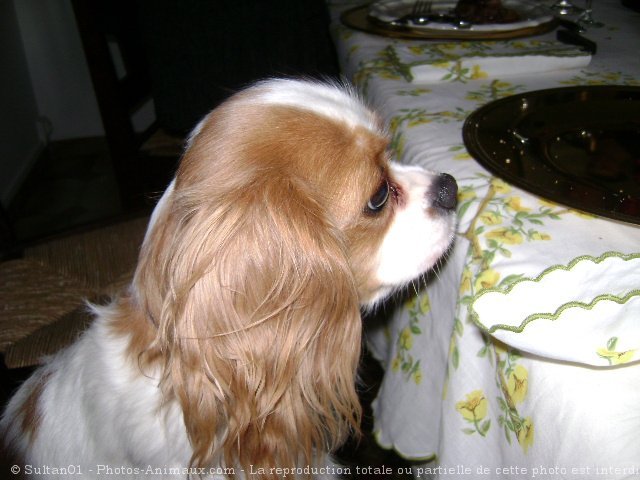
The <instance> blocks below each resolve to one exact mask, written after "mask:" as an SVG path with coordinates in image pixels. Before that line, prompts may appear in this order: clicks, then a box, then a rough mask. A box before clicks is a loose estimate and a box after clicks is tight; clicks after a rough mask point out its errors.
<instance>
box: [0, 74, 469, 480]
mask: <svg viewBox="0 0 640 480" xmlns="http://www.w3.org/2000/svg"><path fill="white" fill-rule="evenodd" d="M388 146H389V137H388V135H387V133H386V132H385V129H384V128H383V126H382V124H381V121H380V119H379V118H378V117H377V116H376V114H375V113H373V112H372V111H371V110H369V109H368V108H366V107H365V106H364V105H363V103H362V102H361V101H360V100H359V99H358V98H357V96H356V95H355V93H354V92H353V91H352V90H351V89H349V88H348V87H344V86H338V85H334V84H328V83H320V82H312V81H300V80H289V79H286V80H285V79H275V80H266V81H263V82H260V83H257V84H255V85H253V86H252V87H250V88H248V89H246V90H244V91H242V92H240V93H238V94H235V95H234V96H232V97H231V98H230V99H229V100H227V101H226V102H225V103H223V104H222V105H220V106H219V107H218V108H216V109H215V110H213V111H212V112H211V113H210V114H209V115H207V116H206V117H205V118H204V119H203V120H202V121H201V122H200V124H199V125H198V126H197V127H196V128H195V130H194V131H193V133H192V134H191V135H190V137H189V139H188V140H187V144H186V149H185V152H184V155H183V157H182V160H181V162H180V165H179V167H178V171H177V174H176V177H175V179H174V180H173V182H172V183H171V184H170V186H169V187H168V189H167V190H166V192H165V193H164V195H163V196H162V198H161V199H160V201H159V202H158V205H157V206H156V208H155V211H154V213H153V215H152V217H151V220H150V223H149V227H148V230H147V233H146V236H145V239H144V242H143V245H142V248H141V253H140V257H139V262H138V265H137V267H136V271H135V275H134V278H133V281H132V283H131V286H130V288H129V289H128V290H127V291H126V293H123V294H121V295H120V296H119V297H118V298H116V299H114V300H113V301H112V302H111V303H110V304H108V305H106V306H92V307H91V309H92V311H93V314H94V315H95V320H94V322H93V323H92V325H91V327H90V328H89V329H88V330H87V331H86V332H85V333H84V334H83V335H82V336H81V338H80V339H79V340H78V341H77V342H76V343H75V344H73V345H72V346H70V347H69V348H67V349H66V350H64V351H62V352H60V353H58V354H57V355H55V356H54V357H52V358H50V359H49V360H48V361H47V363H46V364H44V365H43V366H42V367H40V368H39V369H38V370H37V371H36V372H35V374H34V375H33V376H32V377H31V378H29V379H28V380H27V381H26V382H25V383H24V384H23V386H22V387H21V388H20V389H19V390H18V392H17V393H16V395H15V396H14V397H13V399H12V400H11V402H10V403H9V405H8V408H7V410H6V412H5V414H4V416H3V419H2V422H1V424H0V428H1V429H2V431H3V435H4V438H5V439H6V441H7V443H8V444H9V446H10V447H11V448H12V449H13V451H15V452H16V453H17V455H18V456H19V457H20V458H21V459H22V461H23V462H25V463H23V464H20V465H23V466H24V468H23V471H25V472H26V473H27V474H28V473H29V471H27V467H28V468H30V469H31V470H30V471H31V473H34V472H35V473H37V476H38V478H49V477H47V473H48V474H50V475H51V478H62V477H64V473H65V472H66V473H67V474H69V477H71V476H74V475H72V474H73V473H75V474H77V473H78V472H81V473H82V474H84V475H88V476H89V477H94V476H99V474H100V473H103V474H108V473H109V472H110V473H111V474H116V477H117V478H142V477H144V476H145V475H144V473H145V472H147V473H150V472H155V474H154V476H153V478H165V477H166V478H172V479H174V478H192V477H193V478H199V477H198V475H199V474H202V473H204V474H205V475H204V476H205V477H206V476H207V475H209V473H211V472H213V473H222V474H224V473H227V474H229V473H236V476H240V477H243V478H249V477H252V478H253V477H261V478H276V477H282V472H283V471H286V470H282V469H286V468H291V467H300V468H302V467H305V466H313V465H322V464H323V462H325V461H326V460H325V453H326V452H331V451H332V450H334V449H336V448H337V447H338V446H339V445H340V444H341V443H342V442H343V441H344V440H345V438H346V437H347V436H348V435H349V434H350V433H351V432H353V431H357V430H358V424H359V420H360V416H361V407H360V405H359V402H358V397H357V394H356V371H357V366H358V360H359V356H360V348H361V330H362V325H361V316H360V313H361V308H364V309H371V308H373V307H374V306H375V305H376V304H377V303H378V302H380V301H381V300H382V299H384V298H385V297H387V296H389V295H390V294H391V293H393V292H394V291H396V290H398V289H400V288H402V287H406V286H407V285H408V284H409V283H410V282H411V281H412V280H414V279H416V278H418V277H419V276H421V275H422V274H423V273H425V272H426V271H427V270H429V269H430V268H431V267H432V266H433V265H434V264H435V262H436V261H437V260H438V259H439V258H440V257H441V256H442V255H443V253H445V251H446V250H447V249H448V247H449V245H450V243H451V241H452V239H453V235H454V228H455V221H456V216H455V206H456V194H457V186H456V183H455V180H454V179H453V178H452V177H451V176H450V175H447V174H434V173H432V172H428V171H425V170H423V169H422V168H418V167H410V166H401V165H398V164H395V163H393V162H391V161H390V153H389V151H388ZM325 465H326V464H325ZM72 467H73V468H72ZM149 468H151V469H153V470H146V469H149ZM35 469H40V470H37V471H36V470H35ZM53 469H58V470H56V471H55V472H54V470H53ZM70 469H72V470H73V472H70ZM101 469H102V470H101ZM109 469H110V470H109ZM278 469H280V470H278ZM300 471H304V469H303V470H300ZM194 472H195V473H194ZM278 472H280V473H279V474H278ZM306 472H307V473H308V472H309V471H308V470H306ZM189 474H192V475H191V476H189ZM209 476H211V475H209ZM213 476H215V475H213ZM222 476H224V475H222ZM289 476H295V475H289ZM301 476H305V475H304V474H303V475H301Z"/></svg>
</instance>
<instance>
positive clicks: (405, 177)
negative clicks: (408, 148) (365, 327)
mask: <svg viewBox="0 0 640 480" xmlns="http://www.w3.org/2000/svg"><path fill="white" fill-rule="evenodd" d="M391 172H392V175H393V177H394V178H395V179H396V180H397V181H398V182H399V184H400V187H401V189H402V191H403V194H404V195H405V197H406V198H405V199H404V200H405V201H404V205H403V206H402V207H401V208H398V209H397V211H396V213H395V215H394V218H393V223H392V225H391V227H390V228H389V231H388V233H387V235H386V236H385V239H384V241H383V242H382V246H381V248H380V250H379V252H378V258H377V264H378V268H377V276H378V279H379V280H380V282H381V283H382V284H383V285H384V286H385V287H386V288H384V289H383V290H382V291H381V292H380V295H379V296H378V297H377V298H376V299H374V301H377V300H378V299H379V298H384V297H386V296H388V295H389V294H390V293H391V292H392V291H393V290H394V289H395V288H397V286H399V285H404V284H406V283H407V282H409V281H411V280H412V279H414V278H416V277H418V276H419V275H420V274H422V273H424V272H425V271H427V270H428V269H429V268H431V266H433V265H434V264H435V263H436V261H437V260H438V258H440V257H441V256H442V255H443V253H445V251H446V249H447V248H448V247H449V245H450V244H451V242H452V240H453V235H454V225H455V222H456V217H455V215H437V214H433V213H431V212H430V205H429V202H430V199H429V191H430V189H431V188H432V182H433V180H434V178H435V174H433V173H432V172H428V171H427V170H424V169H423V168H421V167H417V166H404V165H399V164H394V163H392V164H391Z"/></svg>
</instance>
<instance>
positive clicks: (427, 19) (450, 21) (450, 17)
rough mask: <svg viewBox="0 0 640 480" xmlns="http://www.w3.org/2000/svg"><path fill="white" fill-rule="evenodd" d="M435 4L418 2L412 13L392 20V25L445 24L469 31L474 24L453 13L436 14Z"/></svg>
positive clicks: (425, 0)
mask: <svg viewBox="0 0 640 480" xmlns="http://www.w3.org/2000/svg"><path fill="white" fill-rule="evenodd" d="M432 7H433V2H431V1H429V0H417V1H416V2H415V3H414V4H413V7H412V8H411V13H408V14H406V15H403V16H401V17H398V18H396V19H394V20H392V21H391V22H389V23H391V24H392V25H402V26H406V25H426V24H428V23H444V24H447V25H451V26H452V27H453V28H456V29H468V28H471V27H472V23H471V22H468V21H466V20H463V19H462V18H461V17H459V16H458V15H455V14H453V13H451V12H434V11H433V8H432Z"/></svg>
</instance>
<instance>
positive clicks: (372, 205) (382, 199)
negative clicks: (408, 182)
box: [367, 180, 389, 213]
mask: <svg viewBox="0 0 640 480" xmlns="http://www.w3.org/2000/svg"><path fill="white" fill-rule="evenodd" d="M387 200H389V182H388V181H386V180H385V181H384V182H383V183H382V185H380V188H379V189H378V191H377V192H376V193H374V194H373V196H372V197H371V198H370V199H369V201H368V202H367V210H368V211H369V212H372V213H377V212H379V211H380V210H382V208H383V207H384V206H385V205H386V203H387Z"/></svg>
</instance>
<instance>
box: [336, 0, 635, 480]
mask: <svg viewBox="0 0 640 480" xmlns="http://www.w3.org/2000/svg"><path fill="white" fill-rule="evenodd" d="M329 4H330V7H331V10H332V13H333V15H334V23H333V28H332V33H333V36H334V40H335V43H336V47H337V50H338V55H339V58H340V61H341V65H342V68H343V72H344V74H345V77H347V78H348V79H349V80H350V81H352V82H354V83H355V84H356V85H357V86H358V87H359V89H360V90H361V91H362V92H363V94H364V96H365V98H366V99H367V100H368V101H369V102H370V103H371V104H372V105H373V106H374V107H375V108H377V110H378V111H379V112H380V113H381V115H382V116H383V117H384V118H385V119H386V121H387V122H388V124H389V129H390V133H391V135H392V143H393V145H392V146H393V148H394V149H395V151H396V152H397V157H398V160H399V161H400V162H403V163H411V164H420V165H423V166H425V167H427V168H429V169H432V170H436V171H444V172H448V173H450V174H452V175H454V176H455V177H456V179H457V180H458V184H459V187H460V190H459V206H458V213H459V217H460V221H459V227H458V235H457V240H456V243H455V246H454V248H453V249H452V251H451V253H450V255H449V257H448V259H447V261H446V262H443V264H442V265H441V266H440V267H439V269H438V270H437V274H434V275H432V276H431V278H430V280H429V281H428V282H427V285H426V288H424V289H422V290H420V291H419V292H420V293H419V294H418V295H417V296H414V298H412V299H411V300H410V301H409V302H407V303H406V304H403V305H401V306H399V307H398V308H397V309H396V310H394V311H393V312H388V313H389V315H388V316H389V317H390V318H388V319H386V321H385V322H383V323H382V324H381V325H380V326H375V325H369V328H368V341H369V345H370V348H371V349H372V351H373V353H374V355H376V356H377V358H378V359H379V360H380V361H381V363H382V365H383V366H384V368H385V370H386V373H385V376H384V380H383V384H382V387H381V389H380V392H379V395H378V398H377V399H376V401H375V402H374V415H375V432H376V435H377V439H378V441H379V443H380V444H381V445H382V446H384V447H388V448H394V449H395V450H396V451H397V452H399V453H400V454H401V455H403V456H405V457H407V458H409V459H413V460H418V461H420V462H421V463H420V465H419V466H418V467H417V468H416V469H415V471H414V473H415V474H416V475H417V476H419V477H421V478H534V477H545V478H584V479H589V478H607V479H613V478H616V479H617V478H640V363H638V361H639V360H640V328H639V325H640V301H639V297H640V276H639V275H638V268H639V267H638V265H639V264H640V262H638V260H639V259H640V227H637V226H633V225H630V224H624V223H619V222H615V221H611V220H606V219H603V218H597V217H594V216H592V215H588V214H585V213H582V212H579V211H576V210H573V209H570V208H567V207H564V206H562V205H558V204H554V203H552V202H550V201H547V200H545V199H544V198H540V197H537V196H535V195H532V194H530V193H527V192H525V191H523V190H520V189H518V188H516V187H514V186H512V185H510V184H508V183H506V182H505V181H503V180H501V179H500V178H497V177H495V176H493V175H492V174H490V173H489V172H488V171H487V170H485V169H484V168H483V167H482V166H480V164H478V163H477V162H476V161H475V160H474V159H473V158H471V156H470V155H469V154H468V152H467V151H466V149H465V146H464V143H463V140H462V134H461V131H462V124H463V122H464V120H465V119H466V117H467V116H468V115H469V114H470V113H472V112H473V111H474V110H476V109H477V108H478V107H480V106H482V105H484V104H486V103H488V102H490V101H492V100H496V99H500V98H503V97H506V96H509V95H513V94H518V93H522V92H526V91H532V90H539V89H545V88H555V87H562V86H575V85H601V84H617V85H634V86H638V85H640V56H639V55H638V48H640V14H639V13H636V12H634V11H632V10H629V9H627V8H625V7H624V6H623V5H622V4H621V3H620V2H619V1H618V0H598V1H597V2H594V5H595V11H594V16H595V17H596V19H597V20H599V21H601V22H603V23H604V26H603V27H600V28H595V27H593V28H589V29H588V31H587V32H586V33H585V35H586V36H587V37H589V38H590V39H592V40H594V41H596V42H597V43H598V52H597V54H596V55H594V56H593V57H592V58H590V59H589V58H586V59H585V58H584V57H583V58H577V57H579V56H580V55H581V53H579V52H577V53H576V54H575V55H573V54H571V53H568V54H567V52H566V51H564V53H562V52H561V54H560V55H568V56H569V57H575V58H569V59H568V60H567V62H564V63H562V62H561V64H560V65H558V64H557V63H556V64H555V66H553V67H552V68H546V69H545V68H544V67H536V68H539V69H538V70H535V71H532V70H531V69H525V70H524V71H526V73H525V74H522V73H519V72H521V71H522V70H521V69H518V66H517V64H515V65H514V64H511V67H510V68H507V69H501V70H500V69H493V67H491V66H488V65H489V64H484V63H482V61H475V59H482V58H486V57H487V56H490V55H491V53H492V52H493V51H504V50H505V49H506V50H508V51H510V52H511V56H512V57H513V56H515V57H521V58H523V59H525V58H526V57H528V56H531V52H532V51H536V50H537V51H543V52H546V53H543V54H547V53H549V52H551V53H549V55H551V56H553V55H554V53H553V52H554V51H556V50H557V49H560V50H562V49H563V48H566V47H565V46H562V45H559V44H557V43H556V42H555V33H554V32H550V33H547V34H545V35H542V36H538V37H530V38H524V39H517V40H512V41H499V42H443V41H438V42H435V41H420V40H402V39H392V38H386V37H382V36H376V35H372V34H367V33H363V32H359V31H355V30H351V29H349V28H347V27H345V26H344V25H342V24H341V23H340V22H339V13H340V12H341V11H343V10H345V9H346V8H350V7H353V6H354V5H357V3H354V2H349V1H346V0H332V1H330V2H329ZM519 51H520V52H522V54H521V55H518V52H519ZM556 57H557V56H556ZM576 58H577V60H578V61H575V60H576ZM585 60H586V61H585ZM523 65H524V64H523ZM416 66H420V67H421V68H422V69H423V71H422V72H419V71H418V73H420V75H417V74H415V73H416V72H417V70H416V69H415V67H416ZM425 68H426V71H427V74H426V75H423V74H424V69H425ZM523 68H524V67H523ZM438 70H440V71H441V74H438V73H437V72H438ZM639 116H640V112H639ZM560 293H562V294H560ZM543 300H544V301H543ZM389 309H390V307H388V310H389Z"/></svg>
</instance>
